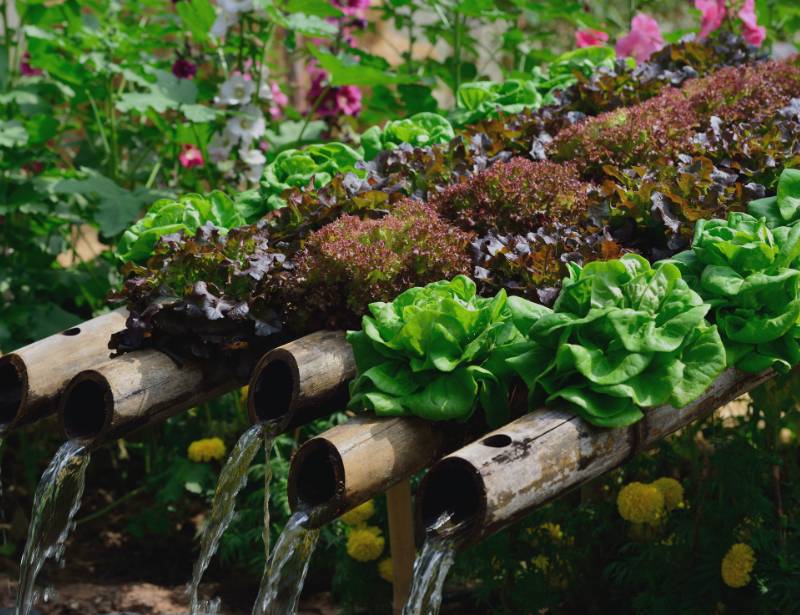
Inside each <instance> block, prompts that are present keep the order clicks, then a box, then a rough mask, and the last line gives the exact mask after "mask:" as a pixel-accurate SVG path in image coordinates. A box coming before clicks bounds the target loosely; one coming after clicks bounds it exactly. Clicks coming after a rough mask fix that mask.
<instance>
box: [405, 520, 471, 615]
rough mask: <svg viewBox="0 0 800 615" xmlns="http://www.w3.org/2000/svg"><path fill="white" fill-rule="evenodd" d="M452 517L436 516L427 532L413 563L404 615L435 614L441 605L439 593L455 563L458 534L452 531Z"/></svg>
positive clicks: (453, 529) (454, 530) (440, 593)
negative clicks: (409, 591) (412, 575)
mask: <svg viewBox="0 0 800 615" xmlns="http://www.w3.org/2000/svg"><path fill="white" fill-rule="evenodd" d="M452 523H453V517H452V515H451V514H449V513H446V514H443V515H442V516H441V517H439V518H438V519H437V520H436V521H435V522H434V523H433V524H432V525H431V526H430V527H429V528H428V531H427V533H426V537H425V543H424V544H423V545H422V552H421V553H420V554H419V556H417V560H416V561H415V562H414V580H413V582H412V584H411V594H410V595H409V597H408V602H407V603H406V605H405V607H403V615H437V613H438V612H439V608H440V607H441V606H442V592H443V590H444V581H445V579H446V578H447V573H448V572H450V568H452V566H453V562H454V561H455V555H456V548H457V546H458V540H457V539H458V532H457V531H456V528H452V527H449V526H452Z"/></svg>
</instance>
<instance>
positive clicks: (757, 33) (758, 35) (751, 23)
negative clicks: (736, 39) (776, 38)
mask: <svg viewBox="0 0 800 615" xmlns="http://www.w3.org/2000/svg"><path fill="white" fill-rule="evenodd" d="M738 16H739V19H741V20H742V37H743V38H744V40H745V41H747V44H748V45H753V46H754V47H760V46H761V43H763V42H764V39H765V38H767V29H766V28H765V27H764V26H759V25H758V17H757V16H756V6H755V0H744V4H743V5H742V8H741V9H739V13H738Z"/></svg>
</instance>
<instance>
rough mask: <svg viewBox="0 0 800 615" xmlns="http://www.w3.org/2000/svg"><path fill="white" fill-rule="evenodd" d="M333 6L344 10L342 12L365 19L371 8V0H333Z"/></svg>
mask: <svg viewBox="0 0 800 615" xmlns="http://www.w3.org/2000/svg"><path fill="white" fill-rule="evenodd" d="M331 4H333V6H335V7H338V8H340V9H341V10H342V13H344V14H345V15H349V16H350V17H357V18H359V19H364V18H366V16H367V9H369V0H331Z"/></svg>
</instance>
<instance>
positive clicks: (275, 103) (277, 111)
mask: <svg viewBox="0 0 800 615" xmlns="http://www.w3.org/2000/svg"><path fill="white" fill-rule="evenodd" d="M269 89H270V98H271V101H272V104H271V105H270V106H269V115H270V117H271V118H272V119H273V120H277V119H279V118H280V117H281V116H282V115H283V108H284V107H285V106H286V105H288V104H289V97H288V96H287V95H286V94H284V93H283V90H281V88H280V86H278V84H277V83H275V82H274V81H271V82H270V84H269Z"/></svg>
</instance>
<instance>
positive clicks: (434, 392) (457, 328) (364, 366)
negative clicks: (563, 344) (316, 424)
mask: <svg viewBox="0 0 800 615" xmlns="http://www.w3.org/2000/svg"><path fill="white" fill-rule="evenodd" d="M538 309H539V306H537V305H535V304H532V303H529V302H527V301H525V300H524V299H520V298H513V297H512V298H508V297H506V293H505V291H500V292H499V293H497V295H495V296H494V297H492V298H484V297H479V296H477V294H476V287H475V283H474V282H473V281H472V280H470V279H469V278H467V277H466V276H456V277H455V278H453V279H452V280H449V281H447V280H444V281H441V282H434V283H432V284H428V285H427V286H424V287H415V288H411V289H409V290H407V291H405V292H403V293H401V294H400V295H398V297H397V298H396V299H395V300H394V301H392V302H390V303H383V302H377V303H373V304H371V305H370V306H369V311H370V313H371V314H372V315H371V316H364V318H363V320H362V330H360V331H350V332H348V335H347V339H348V341H349V342H350V344H351V345H352V346H353V352H354V354H355V358H356V365H357V366H358V373H359V375H358V377H357V378H356V379H355V380H354V381H353V382H352V384H351V385H350V407H351V408H353V409H359V410H362V409H365V410H371V411H373V412H375V413H376V414H377V415H379V416H403V415H412V414H413V415H417V416H421V417H423V418H425V419H428V420H432V421H443V420H452V419H457V420H465V419H467V418H469V417H470V416H471V415H472V413H473V411H474V410H475V409H476V407H477V406H478V405H479V404H480V405H481V406H482V407H483V409H484V410H485V412H486V415H487V419H488V421H489V422H490V423H491V424H499V423H502V421H503V419H507V416H508V410H507V391H506V387H507V380H506V379H505V378H504V377H503V376H504V375H505V374H502V375H501V377H498V376H497V375H495V374H494V373H492V371H490V370H489V369H487V368H486V367H484V366H483V364H484V362H485V361H486V360H487V359H488V358H489V357H490V355H491V354H492V352H493V351H495V350H496V349H497V348H499V347H502V346H505V345H507V344H512V343H515V342H519V341H522V339H523V338H522V335H521V333H520V331H519V329H518V328H517V324H518V323H521V322H527V321H528V319H529V318H530V316H529V313H530V312H534V313H536V312H537V310H538ZM542 309H544V308H542Z"/></svg>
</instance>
